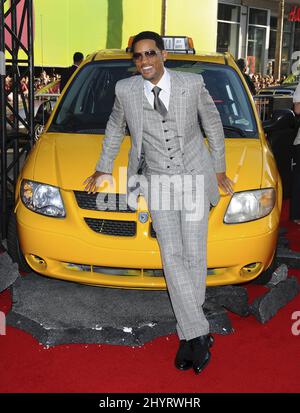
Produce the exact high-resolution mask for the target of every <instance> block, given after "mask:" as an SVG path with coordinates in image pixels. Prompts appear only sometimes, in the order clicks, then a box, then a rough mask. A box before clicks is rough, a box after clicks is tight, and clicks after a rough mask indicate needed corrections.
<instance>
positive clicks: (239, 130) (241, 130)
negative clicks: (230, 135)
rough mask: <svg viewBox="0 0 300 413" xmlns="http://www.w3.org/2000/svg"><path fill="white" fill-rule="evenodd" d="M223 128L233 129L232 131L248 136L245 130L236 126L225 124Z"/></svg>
mask: <svg viewBox="0 0 300 413" xmlns="http://www.w3.org/2000/svg"><path fill="white" fill-rule="evenodd" d="M223 129H225V130H228V131H232V132H236V133H238V134H239V135H240V136H243V137H244V136H247V135H246V133H245V131H244V130H243V129H241V128H238V127H236V126H229V125H223Z"/></svg>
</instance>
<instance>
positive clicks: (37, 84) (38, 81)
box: [5, 69, 61, 101]
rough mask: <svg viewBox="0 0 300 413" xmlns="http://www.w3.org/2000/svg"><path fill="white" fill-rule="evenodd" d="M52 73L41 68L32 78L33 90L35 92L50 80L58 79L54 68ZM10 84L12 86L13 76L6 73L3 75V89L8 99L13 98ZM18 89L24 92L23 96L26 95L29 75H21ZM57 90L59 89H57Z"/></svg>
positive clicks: (58, 75) (58, 76)
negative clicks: (37, 74)
mask: <svg viewBox="0 0 300 413" xmlns="http://www.w3.org/2000/svg"><path fill="white" fill-rule="evenodd" d="M51 72H52V74H51V75H50V74H49V73H47V72H46V70H42V71H41V72H40V74H39V76H38V77H35V78H34V92H35V93H36V92H37V91H38V90H40V89H42V88H43V87H45V86H47V85H49V84H50V83H52V82H55V81H59V80H60V77H61V76H60V74H58V73H56V72H55V70H54V69H52V70H51ZM12 86H13V78H12V76H11V75H7V76H6V77H5V91H6V93H7V99H8V101H12V100H13V94H12ZM20 90H21V91H22V92H23V93H24V96H25V97H27V96H28V90H29V77H28V76H23V77H21V79H20ZM57 91H58V92H59V90H57Z"/></svg>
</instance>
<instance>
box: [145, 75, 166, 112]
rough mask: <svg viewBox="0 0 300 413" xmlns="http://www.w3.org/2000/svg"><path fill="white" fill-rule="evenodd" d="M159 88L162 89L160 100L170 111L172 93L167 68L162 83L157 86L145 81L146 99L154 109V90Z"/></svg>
mask: <svg viewBox="0 0 300 413" xmlns="http://www.w3.org/2000/svg"><path fill="white" fill-rule="evenodd" d="M155 86H158V87H160V88H161V91H160V93H159V98H160V100H161V101H162V103H163V104H164V105H165V107H166V109H167V110H168V109H169V102H170V93H171V79H170V73H169V72H168V71H167V69H166V68H165V70H164V74H163V75H162V78H161V79H160V81H159V82H158V83H157V85H154V84H153V83H151V82H150V80H145V79H144V92H145V95H146V98H147V99H148V102H149V103H150V105H151V106H152V107H154V94H153V92H152V89H153V88H154V87H155Z"/></svg>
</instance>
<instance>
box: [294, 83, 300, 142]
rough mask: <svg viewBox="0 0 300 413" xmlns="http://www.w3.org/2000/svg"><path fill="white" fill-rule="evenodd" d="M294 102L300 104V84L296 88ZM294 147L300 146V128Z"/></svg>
mask: <svg viewBox="0 0 300 413" xmlns="http://www.w3.org/2000/svg"><path fill="white" fill-rule="evenodd" d="M293 102H294V103H300V83H299V84H298V86H297V87H296V90H295V93H294V95H293ZM294 145H300V128H299V129H298V133H297V136H296V139H295V140H294Z"/></svg>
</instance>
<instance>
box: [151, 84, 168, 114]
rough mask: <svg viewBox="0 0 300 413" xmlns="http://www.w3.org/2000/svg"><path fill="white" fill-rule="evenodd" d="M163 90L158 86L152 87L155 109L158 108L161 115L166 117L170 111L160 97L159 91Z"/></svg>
mask: <svg viewBox="0 0 300 413" xmlns="http://www.w3.org/2000/svg"><path fill="white" fill-rule="evenodd" d="M160 91H161V88H160V87H158V86H154V88H153V89H152V92H153V94H154V109H155V110H157V112H159V113H160V114H161V116H162V117H163V118H164V117H166V115H167V113H168V111H167V109H166V107H165V105H164V104H163V103H162V101H161V100H160V99H159V96H158V95H159V92H160Z"/></svg>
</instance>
